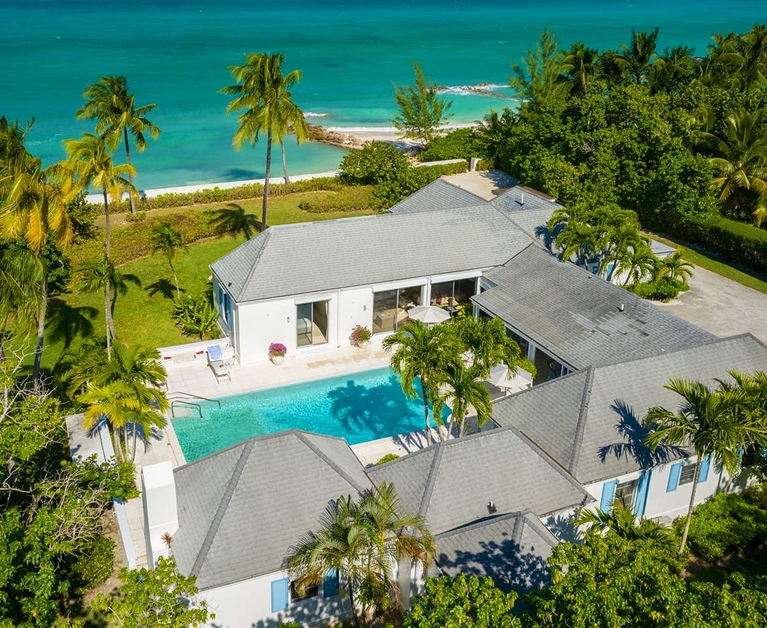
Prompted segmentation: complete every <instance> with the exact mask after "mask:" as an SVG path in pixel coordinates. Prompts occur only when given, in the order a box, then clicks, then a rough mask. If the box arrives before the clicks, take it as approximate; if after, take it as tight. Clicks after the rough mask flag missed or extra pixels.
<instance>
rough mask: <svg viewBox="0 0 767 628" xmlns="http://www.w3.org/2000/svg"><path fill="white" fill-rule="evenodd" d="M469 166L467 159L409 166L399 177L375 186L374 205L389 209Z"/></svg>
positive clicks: (376, 207) (374, 206)
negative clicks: (441, 163) (433, 164)
mask: <svg viewBox="0 0 767 628" xmlns="http://www.w3.org/2000/svg"><path fill="white" fill-rule="evenodd" d="M467 168H468V164H467V163H466V162H465V161H464V162H460V163H454V164H443V165H439V166H421V167H419V168H414V167H409V168H408V169H407V170H405V172H404V174H403V175H402V176H400V177H399V178H396V179H389V180H385V181H381V182H380V183H379V184H378V185H376V186H375V187H374V188H373V202H372V207H373V208H374V209H388V208H389V207H392V206H394V205H396V204H397V203H399V202H400V201H401V200H404V199H406V198H407V197H408V196H410V195H411V194H413V193H414V192H417V191H418V190H420V189H421V188H423V187H426V186H427V185H429V184H430V183H433V182H434V181H436V180H437V179H439V178H440V177H441V176H443V175H448V174H457V173H459V172H466V170H467Z"/></svg>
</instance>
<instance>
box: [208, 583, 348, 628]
mask: <svg viewBox="0 0 767 628" xmlns="http://www.w3.org/2000/svg"><path fill="white" fill-rule="evenodd" d="M287 577H288V576H287V573H285V572H279V571H278V572H275V573H271V574H266V575H264V576H259V577H257V578H249V579H248V580H243V581H241V582H235V583H233V584H228V585H226V586H223V587H218V588H215V589H208V590H206V591H201V592H200V594H199V597H200V598H202V599H204V600H205V601H206V602H207V604H208V610H209V611H210V612H211V613H214V614H215V615H216V617H215V619H211V620H209V622H208V626H211V628H254V627H256V628H277V626H279V625H280V622H285V623H287V622H290V621H294V620H295V621H298V622H299V623H300V624H301V625H306V624H307V623H319V624H326V623H327V620H329V619H331V618H334V617H339V616H342V615H344V614H346V613H347V612H348V603H346V599H345V598H342V597H341V596H339V595H334V596H332V597H329V598H324V597H322V587H320V594H319V595H318V596H316V597H313V598H309V599H308V600H304V601H302V602H292V601H291V602H290V605H289V607H288V610H287V611H283V612H279V613H272V582H273V581H274V580H280V579H281V578H287ZM341 584H342V585H343V583H341Z"/></svg>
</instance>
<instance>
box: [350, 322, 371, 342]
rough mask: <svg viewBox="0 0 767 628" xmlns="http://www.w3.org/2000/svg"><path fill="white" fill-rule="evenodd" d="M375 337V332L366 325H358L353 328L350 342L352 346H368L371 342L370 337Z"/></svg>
mask: <svg viewBox="0 0 767 628" xmlns="http://www.w3.org/2000/svg"><path fill="white" fill-rule="evenodd" d="M372 337H373V333H372V332H371V331H370V329H368V328H367V327H365V326H364V325H357V326H356V327H354V329H352V333H351V334H350V335H349V343H350V344H351V345H352V347H367V346H368V345H369V344H370V339H371V338H372Z"/></svg>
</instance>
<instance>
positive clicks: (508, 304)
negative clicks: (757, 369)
mask: <svg viewBox="0 0 767 628" xmlns="http://www.w3.org/2000/svg"><path fill="white" fill-rule="evenodd" d="M485 277H486V278H487V279H489V280H490V281H492V282H493V283H494V284H496V285H497V287H495V288H492V289H490V290H486V291H485V292H483V293H481V294H479V295H477V296H475V297H472V300H473V301H474V302H475V303H477V304H478V305H479V306H480V307H482V308H483V309H484V310H487V311H488V312H490V313H491V314H493V315H495V316H498V317H500V318H502V319H503V320H504V321H506V322H507V323H508V324H509V325H511V326H512V327H514V328H516V329H517V330H519V331H520V332H522V333H523V334H524V335H525V336H527V337H528V338H530V339H531V340H532V341H533V342H534V343H535V344H536V345H537V346H539V347H542V348H544V349H545V350H546V352H547V353H549V354H551V355H553V356H554V357H556V358H558V359H559V360H561V361H563V362H565V363H567V364H569V365H570V366H572V367H574V368H576V369H581V368H585V367H587V366H589V365H592V364H606V363H611V362H616V361H618V360H630V359H634V358H642V357H648V356H651V355H657V354H661V353H663V352H664V351H673V350H674V349H678V348H682V347H688V346H690V345H696V344H701V343H704V342H708V341H710V340H712V339H713V338H714V336H713V335H712V334H710V333H708V332H705V331H703V330H702V329H699V328H698V327H695V326H694V325H692V324H690V323H687V322H685V321H683V320H681V319H679V318H677V317H676V316H674V315H672V314H670V313H668V312H666V311H664V310H662V309H660V308H659V307H656V306H655V305H653V304H652V303H649V302H648V301H645V300H643V299H640V298H638V297H636V296H634V295H633V294H631V293H629V292H627V291H626V290H624V289H622V288H620V287H618V286H615V285H613V284H611V283H609V282H607V281H605V280H604V279H601V278H600V277H597V276H595V275H592V274H591V273H590V272H588V271H587V270H585V269H583V268H580V267H578V266H575V265H574V264H570V263H562V262H560V261H559V260H557V259H556V257H554V256H553V255H551V254H550V253H548V252H546V251H544V250H543V249H541V248H539V247H537V246H529V247H527V248H526V249H525V250H524V251H522V252H521V253H519V254H518V255H516V256H515V257H513V258H512V259H510V260H509V261H508V262H507V263H506V264H505V265H504V266H501V267H498V268H493V269H491V270H489V271H487V272H486V273H485ZM621 305H623V310H621V309H620V307H621Z"/></svg>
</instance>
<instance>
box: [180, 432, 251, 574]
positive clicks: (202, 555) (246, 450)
mask: <svg viewBox="0 0 767 628" xmlns="http://www.w3.org/2000/svg"><path fill="white" fill-rule="evenodd" d="M254 443H255V440H254V439H251V440H247V441H245V443H244V446H243V448H242V452H240V457H239V459H238V460H237V464H236V465H235V466H234V469H233V471H232V477H231V478H230V479H229V481H228V482H227V483H226V489H224V494H223V495H222V496H221V501H220V502H219V504H218V508H217V509H216V514H215V515H213V520H212V521H211V522H210V527H209V528H208V533H207V534H206V535H205V540H204V541H203V542H202V545H201V546H200V551H199V553H198V554H197V558H195V560H194V564H193V565H192V569H191V571H190V573H189V575H191V576H199V575H200V570H201V569H202V565H203V563H204V562H205V559H206V558H207V557H208V552H209V551H210V548H211V546H212V545H213V540H214V539H215V538H216V534H218V528H219V526H220V525H221V521H222V520H223V519H224V515H225V514H226V510H227V508H228V507H229V503H230V502H231V501H232V495H233V494H234V491H235V489H236V488H237V485H238V484H239V482H240V476H242V471H243V469H244V468H245V464H246V463H247V461H248V458H249V457H250V453H251V451H253V445H254Z"/></svg>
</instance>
